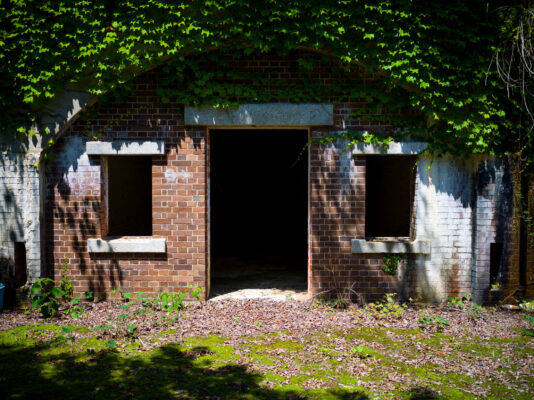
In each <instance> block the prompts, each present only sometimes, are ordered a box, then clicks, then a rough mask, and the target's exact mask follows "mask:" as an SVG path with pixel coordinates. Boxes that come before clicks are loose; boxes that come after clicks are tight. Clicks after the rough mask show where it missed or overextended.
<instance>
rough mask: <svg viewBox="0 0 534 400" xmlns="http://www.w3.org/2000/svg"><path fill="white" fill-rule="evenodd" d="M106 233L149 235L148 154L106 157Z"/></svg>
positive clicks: (150, 199) (150, 189)
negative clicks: (145, 155) (146, 155)
mask: <svg viewBox="0 0 534 400" xmlns="http://www.w3.org/2000/svg"><path fill="white" fill-rule="evenodd" d="M107 171H108V176H107V179H108V182H107V196H108V235H109V236H151V235H152V158H151V157H143V156H117V157H108V160H107Z"/></svg>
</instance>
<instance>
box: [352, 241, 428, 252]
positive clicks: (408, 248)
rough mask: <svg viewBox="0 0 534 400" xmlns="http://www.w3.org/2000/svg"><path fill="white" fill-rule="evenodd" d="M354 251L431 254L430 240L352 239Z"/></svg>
mask: <svg viewBox="0 0 534 400" xmlns="http://www.w3.org/2000/svg"><path fill="white" fill-rule="evenodd" d="M351 245H352V253H399V254H430V241H429V240H426V239H416V240H412V241H409V240H360V239H352V242H351Z"/></svg>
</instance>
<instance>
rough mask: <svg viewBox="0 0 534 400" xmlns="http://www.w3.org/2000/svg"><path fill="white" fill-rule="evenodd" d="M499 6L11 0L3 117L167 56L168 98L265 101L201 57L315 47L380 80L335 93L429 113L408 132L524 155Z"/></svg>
mask: <svg viewBox="0 0 534 400" xmlns="http://www.w3.org/2000/svg"><path fill="white" fill-rule="evenodd" d="M492 7H496V6H495V5H493V3H492V4H491V5H490V4H489V3H488V2H484V1H478V0H475V1H470V2H466V1H463V0H448V1H431V2H429V1H426V0H413V1H410V0H391V1H386V0H364V1H361V0H320V1H318V0H284V1H280V0H255V1H250V0H206V1H199V0H187V1H182V2H180V1H173V2H169V1H165V0H144V1H141V0H129V1H111V0H95V1H74V0H67V1H56V0H54V1H43V0H39V1H36V0H28V1H23V0H11V1H7V2H3V3H2V5H1V8H0V21H1V25H0V72H1V76H2V79H1V80H0V94H1V95H0V96H1V97H0V115H1V118H2V119H1V121H0V122H1V126H2V128H3V130H6V129H7V128H8V127H10V126H14V125H16V124H19V125H20V124H21V122H28V121H31V118H32V116H34V115H36V113H37V111H38V110H39V109H40V108H41V107H42V106H43V105H44V104H45V103H46V102H47V101H49V100H50V99H52V98H54V96H56V95H57V93H58V92H59V91H60V90H61V89H62V88H63V87H64V86H65V84H66V83H68V82H87V84H88V85H89V88H90V90H91V92H92V93H94V94H96V95H99V94H104V93H108V92H110V91H113V90H114V89H116V88H121V89H125V88H127V87H128V82H129V81H130V80H131V79H132V78H133V77H135V76H136V75H138V74H139V73H140V72H142V71H145V70H147V69H150V68H154V67H158V66H161V65H165V68H167V71H169V72H172V74H171V75H172V76H173V79H174V81H173V82H172V84H171V83H169V85H168V86H167V87H163V88H162V89H161V90H160V91H159V95H160V97H161V101H163V102H168V101H170V99H173V100H177V101H178V102H179V103H185V104H187V103H195V104H212V105H213V104H218V105H223V104H227V103H228V102H229V98H231V102H233V103H236V102H237V103H245V102H254V101H256V102H257V101H261V100H262V99H264V96H263V95H262V94H261V93H260V92H259V91H258V90H247V88H246V87H244V85H242V84H240V83H239V82H235V83H233V84H232V80H231V79H230V80H229V79H227V78H228V76H224V77H221V76H220V75H219V74H217V73H213V74H204V73H201V72H203V70H202V68H201V67H200V65H202V64H204V63H210V62H211V63H213V62H217V60H222V59H224V57H222V56H221V54H222V55H224V54H232V55H233V56H237V57H239V56H240V55H247V54H266V53H275V54H281V55H285V54H289V53H290V52H291V51H294V50H297V49H309V50H313V51H317V52H319V53H320V54H323V55H325V56H328V57H333V58H335V59H336V60H339V66H340V69H341V70H345V71H350V70H351V69H354V68H355V66H356V65H357V66H364V68H365V70H366V71H367V72H368V73H371V74H376V75H377V76H379V77H380V78H381V85H380V87H379V88H377V90H376V91H373V90H372V88H371V89H368V88H366V90H368V91H367V92H362V90H360V89H359V88H357V87H354V88H350V87H349V88H346V87H344V83H343V80H342V79H340V80H338V81H336V82H337V83H335V85H336V87H334V88H332V90H333V92H336V93H342V94H343V95H345V96H347V97H350V98H357V99H364V100H365V101H366V102H367V103H368V104H369V105H370V107H371V106H372V107H376V108H380V107H382V108H387V109H389V110H395V108H399V107H401V106H402V107H403V106H406V105H407V106H409V107H412V108H414V109H415V110H418V112H420V113H421V114H422V116H423V118H422V119H419V120H418V121H413V122H409V123H408V126H405V128H406V129H407V131H408V132H410V133H411V134H412V136H416V135H418V134H425V133H426V134H428V135H429V138H430V139H431V140H432V144H433V146H434V148H435V149H438V150H440V151H443V152H447V151H449V152H452V153H455V154H469V153H473V152H474V153H496V154H503V153H506V152H511V151H516V150H517V143H516V140H515V139H514V138H515V132H516V131H519V130H522V129H523V126H522V125H521V124H522V122H521V119H520V118H519V114H520V111H521V105H520V104H517V103H515V102H514V101H513V99H509V98H508V97H507V96H506V94H505V90H503V83H502V81H501V80H500V79H499V78H498V75H497V74H496V73H493V72H492V71H491V69H490V64H491V59H492V56H493V54H494V52H495V50H496V46H497V45H498V43H499V41H500V36H502V35H503V32H502V29H497V28H496V27H497V26H500V25H499V24H500V19H499V18H500V15H499V13H498V12H495V10H494V9H493V8H492ZM214 55H216V56H215V57H214ZM213 58H215V61H214V60H213ZM305 62H306V61H305V60H303V64H305ZM303 67H306V65H303ZM187 71H193V75H191V73H190V72H189V73H188V72H187ZM195 72H197V73H196V74H195ZM191 76H193V77H194V79H192V80H191V79H190V78H191ZM222 78H225V79H224V84H222V83H221V82H222V81H223V79H222ZM267 79H268V78H267ZM273 83H275V82H273ZM313 86H314V82H308V83H307V84H306V85H301V87H298V86H296V87H292V88H291V92H290V93H288V92H287V91H285V92H284V91H281V92H280V93H278V94H277V95H276V94H275V97H276V96H278V97H280V98H288V99H289V100H290V101H318V100H320V99H321V98H322V97H324V93H320V91H314V90H311V89H310V88H311V87H313ZM345 86H346V83H345ZM400 90H402V91H403V92H404V93H405V95H404V97H402V96H399V91H400ZM401 97H402V98H403V100H402V101H401V100H400V99H401ZM399 103H402V104H399ZM427 139H428V138H427ZM521 146H525V143H524V142H523V143H522V144H521ZM526 146H527V147H528V146H531V144H530V142H529V143H527V144H526ZM530 153H531V154H532V153H533V152H530ZM527 154H528V152H527Z"/></svg>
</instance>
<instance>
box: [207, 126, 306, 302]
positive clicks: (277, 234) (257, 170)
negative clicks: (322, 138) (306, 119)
mask: <svg viewBox="0 0 534 400" xmlns="http://www.w3.org/2000/svg"><path fill="white" fill-rule="evenodd" d="M307 142H308V132H307V131H305V130H211V131H210V243H211V256H210V274H211V285H210V298H212V299H224V298H239V299H248V298H266V299H272V300H284V299H304V298H306V296H307V289H308V286H307V254H308V245H307V235H308V156H307V150H305V146H306V143H307Z"/></svg>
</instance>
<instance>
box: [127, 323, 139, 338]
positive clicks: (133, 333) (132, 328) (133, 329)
mask: <svg viewBox="0 0 534 400" xmlns="http://www.w3.org/2000/svg"><path fill="white" fill-rule="evenodd" d="M126 329H127V332H126V337H127V338H128V339H134V338H136V337H137V336H138V334H137V325H126Z"/></svg>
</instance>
